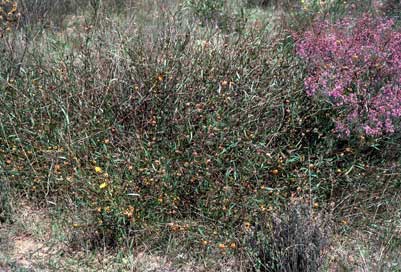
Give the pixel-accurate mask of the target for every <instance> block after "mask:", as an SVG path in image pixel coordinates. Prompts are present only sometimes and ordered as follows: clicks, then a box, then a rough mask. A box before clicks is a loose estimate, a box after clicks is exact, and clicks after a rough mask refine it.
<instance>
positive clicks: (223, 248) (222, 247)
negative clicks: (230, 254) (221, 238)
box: [218, 243, 226, 250]
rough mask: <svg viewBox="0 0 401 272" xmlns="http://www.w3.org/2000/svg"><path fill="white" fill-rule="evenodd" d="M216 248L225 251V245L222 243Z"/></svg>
mask: <svg viewBox="0 0 401 272" xmlns="http://www.w3.org/2000/svg"><path fill="white" fill-rule="evenodd" d="M218 247H219V248H220V249H221V250H225V249H226V245H225V244H222V243H220V244H219V245H218Z"/></svg>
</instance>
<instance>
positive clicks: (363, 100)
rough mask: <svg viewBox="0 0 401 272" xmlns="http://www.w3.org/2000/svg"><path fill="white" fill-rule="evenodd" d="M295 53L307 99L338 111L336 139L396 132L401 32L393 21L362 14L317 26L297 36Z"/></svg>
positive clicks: (400, 104)
mask: <svg viewBox="0 0 401 272" xmlns="http://www.w3.org/2000/svg"><path fill="white" fill-rule="evenodd" d="M296 52H297V55H298V56H299V57H300V58H302V59H303V60H304V61H305V63H306V65H307V70H308V72H309V75H308V77H307V78H306V79H305V82H304V84H305V89H306V92H307V94H308V95H309V96H316V97H319V98H321V97H324V98H326V99H327V100H328V101H330V102H331V103H332V104H333V105H335V106H336V107H339V111H338V114H339V116H333V117H334V118H336V120H337V121H336V131H337V132H338V133H339V134H342V135H343V136H350V134H351V133H352V132H356V133H361V132H362V133H365V134H366V135H369V136H375V137H378V136H381V135H383V134H391V133H394V132H396V131H399V130H400V128H401V127H400V123H401V122H400V121H401V120H400V118H401V32H400V29H397V28H396V27H395V22H394V20H392V19H386V18H380V17H373V16H371V15H368V14H365V15H363V16H361V17H358V18H351V17H348V18H344V19H342V20H340V21H338V22H336V23H331V22H328V21H317V22H315V23H314V24H313V25H312V26H311V28H310V29H309V30H307V31H306V32H304V33H302V34H298V35H296ZM344 112H345V114H344Z"/></svg>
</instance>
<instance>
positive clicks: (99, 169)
mask: <svg viewBox="0 0 401 272" xmlns="http://www.w3.org/2000/svg"><path fill="white" fill-rule="evenodd" d="M95 172H96V173H103V170H102V168H101V167H99V166H96V167H95Z"/></svg>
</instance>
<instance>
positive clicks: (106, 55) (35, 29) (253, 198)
mask: <svg viewBox="0 0 401 272" xmlns="http://www.w3.org/2000/svg"><path fill="white" fill-rule="evenodd" d="M364 3H365V1H364ZM0 7H1V13H0V15H1V17H0V18H1V19H0V26H1V29H0V34H1V39H0V51H1V52H2V53H1V54H0V66H1V67H2V68H1V70H0V105H1V107H0V118H1V119H0V121H1V122H0V133H1V137H0V189H1V190H0V196H1V201H0V203H1V204H0V220H1V222H2V224H3V225H4V226H6V225H7V226H9V225H10V224H12V223H13V222H14V221H16V220H17V218H16V217H17V216H16V214H17V213H18V207H19V206H18V202H21V201H22V200H24V201H28V202H29V203H30V205H34V206H35V207H41V208H47V209H49V210H50V211H51V214H53V215H54V217H55V218H57V226H58V227H59V228H61V229H63V235H64V236H65V237H64V238H63V239H64V241H66V243H67V244H68V246H69V247H70V248H74V249H86V250H89V251H92V252H94V251H98V250H103V249H105V250H108V251H110V252H116V251H118V252H125V253H126V254H128V255H129V254H131V251H130V250H133V251H135V250H138V249H143V248H146V250H148V251H150V252H152V253H157V254H163V255H167V256H171V258H175V259H176V264H175V266H176V267H180V265H182V264H183V263H189V262H195V263H196V265H197V266H198V267H199V269H201V267H203V269H206V270H208V271H210V270H212V269H216V270H218V271H221V269H222V268H221V267H220V268H218V266H216V263H218V262H219V261H218V260H222V259H225V260H226V261H227V260H235V261H234V264H233V265H232V267H233V270H234V271H318V270H328V269H330V267H333V265H334V267H337V268H338V269H340V268H343V267H345V268H344V269H354V268H355V267H358V265H359V264H357V263H354V262H351V261H349V259H347V260H348V261H346V262H344V261H342V260H335V259H330V257H331V256H330V252H332V251H333V247H334V246H335V245H336V244H335V241H336V237H337V236H338V235H347V234H349V233H353V232H354V231H355V230H360V231H361V232H365V231H366V232H367V233H370V236H369V237H370V238H369V239H373V238H372V237H373V236H377V237H376V238H375V239H376V240H374V244H375V246H379V245H380V246H382V247H380V246H379V247H380V248H382V249H383V252H382V254H381V255H380V256H379V257H380V258H379V259H378V260H377V261H376V262H372V263H369V264H368V263H366V262H364V263H362V266H363V268H364V269H368V270H370V269H373V270H371V271H376V269H378V270H377V271H379V270H380V269H382V270H386V269H387V270H388V271H396V270H395V269H397V267H400V264H401V262H400V260H399V258H398V259H397V253H396V252H399V250H400V241H401V237H400V229H399V224H400V222H401V219H400V215H401V213H400V206H399V203H400V202H399V194H398V193H399V190H400V186H401V180H400V166H401V161H400V139H399V134H398V133H394V134H390V133H384V134H382V135H366V134H364V133H363V131H362V132H361V131H356V132H355V133H352V134H351V133H350V134H349V135H347V136H346V137H344V135H342V136H341V137H339V135H338V133H336V132H335V124H336V116H338V114H339V111H340V110H341V109H339V108H338V107H335V106H333V105H332V104H331V103H329V102H330V101H326V100H325V99H324V98H321V99H313V98H312V97H310V96H308V94H307V92H306V91H305V88H304V82H305V79H306V78H307V77H308V76H310V74H311V73H313V71H312V70H311V64H310V63H309V62H308V61H307V60H306V59H305V58H300V56H299V55H297V51H296V44H297V42H298V40H299V37H302V35H303V34H304V33H305V31H307V30H310V29H311V28H310V26H311V25H312V24H313V23H314V22H315V21H319V20H320V21H321V20H323V19H327V20H329V21H330V22H336V21H337V20H339V19H341V18H344V17H345V16H348V17H350V16H351V17H353V18H359V16H360V15H361V14H364V13H369V14H370V15H371V16H372V18H383V17H385V18H390V17H391V18H393V19H394V21H395V25H394V26H393V28H392V29H393V30H392V31H394V33H399V28H397V27H398V26H397V24H399V17H397V16H398V15H399V13H397V12H396V11H397V10H398V11H399V10H400V4H399V1H384V2H380V3H379V2H376V1H374V2H372V3H370V2H369V1H366V3H365V4H364V5H361V4H360V3H359V1H356V3H354V2H353V1H346V2H344V1H280V2H278V3H276V2H275V1H223V0H214V1H197V0H187V1H157V0H155V1H132V2H130V1H117V0H116V1H111V0H110V1H98V0H90V1H73V0H70V1H58V2H57V4H54V1H31V0H21V1H20V2H18V3H14V2H12V1H2V2H1V4H0ZM398 42H399V41H398ZM390 59H391V57H390ZM393 59H394V58H393ZM340 68H341V67H340ZM335 71H336V73H341V69H338V70H335ZM389 80H391V79H389ZM394 84H396V82H395V83H394ZM398 121H399V120H398ZM398 121H397V122H398ZM398 128H399V127H397V128H396V131H397V132H399V130H397V129H398ZM17 200H18V201H17ZM54 220H56V219H54ZM329 226H330V227H329ZM372 251H373V252H374V251H375V250H374V249H372ZM127 252H128V253H127ZM353 254H354V255H362V256H363V257H365V256H366V255H363V254H365V253H363V254H362V253H361V252H358V251H355V250H354V251H353ZM177 256H180V257H177ZM394 256H395V257H394ZM119 261H121V259H119ZM227 262H230V261H227ZM339 267H340V268H339ZM48 269H51V268H48ZM177 269H178V268H177ZM124 270H128V268H122V271H124ZM134 271H135V270H134ZM336 271H338V270H336ZM345 271H347V270H345Z"/></svg>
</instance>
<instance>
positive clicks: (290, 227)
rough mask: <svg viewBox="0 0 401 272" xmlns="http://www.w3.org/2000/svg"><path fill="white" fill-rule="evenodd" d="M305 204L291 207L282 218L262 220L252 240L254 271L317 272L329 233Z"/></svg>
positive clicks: (284, 211) (274, 217)
mask: <svg viewBox="0 0 401 272" xmlns="http://www.w3.org/2000/svg"><path fill="white" fill-rule="evenodd" d="M325 228H327V227H325V226H324V224H323V222H322V221H321V218H320V219H319V218H317V217H316V215H314V214H313V213H312V211H311V208H310V207H309V206H307V205H305V204H300V203H298V204H289V205H288V207H287V208H286V209H284V210H283V211H282V214H280V215H279V216H273V218H272V219H271V220H266V218H264V219H263V218H262V219H261V222H259V223H258V224H257V227H256V229H255V231H254V234H253V238H252V239H251V242H250V245H251V251H253V254H252V253H251V254H250V255H251V256H252V257H251V260H252V263H253V271H263V272H273V271H274V272H317V271H319V268H320V267H321V265H322V261H323V250H324V249H325V247H326V246H327V244H328V231H327V229H325Z"/></svg>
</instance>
